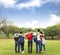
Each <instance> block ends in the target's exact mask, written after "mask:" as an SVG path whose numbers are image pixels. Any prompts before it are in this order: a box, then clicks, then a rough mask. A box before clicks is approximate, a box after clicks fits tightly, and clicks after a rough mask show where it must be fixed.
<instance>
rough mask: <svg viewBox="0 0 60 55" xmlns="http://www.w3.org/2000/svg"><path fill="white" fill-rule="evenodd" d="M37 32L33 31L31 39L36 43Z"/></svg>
mask: <svg viewBox="0 0 60 55" xmlns="http://www.w3.org/2000/svg"><path fill="white" fill-rule="evenodd" d="M36 36H37V33H36V32H33V40H34V42H35V43H36V42H37V37H36Z"/></svg>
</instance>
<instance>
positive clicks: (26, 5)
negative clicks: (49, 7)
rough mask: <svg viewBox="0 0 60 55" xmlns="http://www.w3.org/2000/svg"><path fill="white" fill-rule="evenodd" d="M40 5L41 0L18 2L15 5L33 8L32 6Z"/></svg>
mask: <svg viewBox="0 0 60 55" xmlns="http://www.w3.org/2000/svg"><path fill="white" fill-rule="evenodd" d="M40 6H41V0H31V1H28V2H26V3H20V4H18V5H17V7H18V8H20V9H21V8H31V7H32V8H33V7H40Z"/></svg>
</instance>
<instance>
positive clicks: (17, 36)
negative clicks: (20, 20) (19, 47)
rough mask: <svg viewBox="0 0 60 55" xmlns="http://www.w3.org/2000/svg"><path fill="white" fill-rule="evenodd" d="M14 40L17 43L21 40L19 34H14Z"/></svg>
mask: <svg viewBox="0 0 60 55" xmlns="http://www.w3.org/2000/svg"><path fill="white" fill-rule="evenodd" d="M14 40H15V41H18V40H19V34H18V33H15V34H14Z"/></svg>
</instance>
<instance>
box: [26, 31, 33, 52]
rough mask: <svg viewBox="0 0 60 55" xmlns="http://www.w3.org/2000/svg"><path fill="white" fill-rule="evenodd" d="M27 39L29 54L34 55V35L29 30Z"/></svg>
mask: <svg viewBox="0 0 60 55" xmlns="http://www.w3.org/2000/svg"><path fill="white" fill-rule="evenodd" d="M27 39H28V53H32V44H33V43H32V39H33V35H32V32H31V30H29V31H28V33H27Z"/></svg>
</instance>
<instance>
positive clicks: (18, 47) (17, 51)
mask: <svg viewBox="0 0 60 55" xmlns="http://www.w3.org/2000/svg"><path fill="white" fill-rule="evenodd" d="M15 52H16V53H19V52H20V44H19V42H18V41H15Z"/></svg>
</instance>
